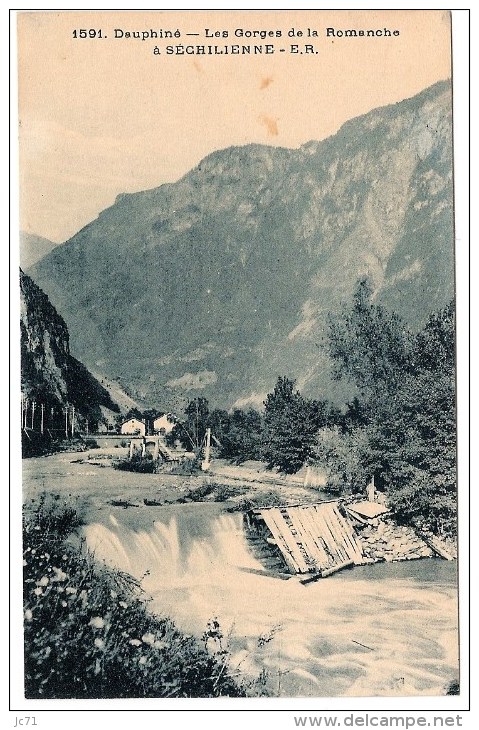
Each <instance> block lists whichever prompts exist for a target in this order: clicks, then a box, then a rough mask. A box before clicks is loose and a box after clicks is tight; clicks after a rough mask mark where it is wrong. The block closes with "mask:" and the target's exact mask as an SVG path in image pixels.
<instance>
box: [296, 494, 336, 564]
mask: <svg viewBox="0 0 479 730" xmlns="http://www.w3.org/2000/svg"><path fill="white" fill-rule="evenodd" d="M301 520H302V523H303V525H304V528H305V530H306V531H307V533H308V535H309V536H310V538H311V540H312V542H313V544H314V546H315V549H316V555H317V560H318V564H319V565H320V566H321V567H326V566H328V565H329V563H330V559H329V555H328V553H327V552H326V550H325V549H324V545H323V543H322V541H321V535H320V534H319V533H318V529H317V525H316V524H315V523H314V521H313V519H312V517H311V509H310V508H307V507H303V508H302V509H301Z"/></svg>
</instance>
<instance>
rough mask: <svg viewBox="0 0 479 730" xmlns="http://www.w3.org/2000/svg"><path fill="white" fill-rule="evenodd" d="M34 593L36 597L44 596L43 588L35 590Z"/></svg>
mask: <svg viewBox="0 0 479 730" xmlns="http://www.w3.org/2000/svg"><path fill="white" fill-rule="evenodd" d="M33 592H34V594H35V595H36V596H41V595H42V593H43V591H42V589H41V588H35V590H34V591H33Z"/></svg>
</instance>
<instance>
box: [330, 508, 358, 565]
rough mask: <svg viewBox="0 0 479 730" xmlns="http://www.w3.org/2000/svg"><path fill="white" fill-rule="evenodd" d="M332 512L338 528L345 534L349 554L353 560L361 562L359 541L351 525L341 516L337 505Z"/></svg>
mask: <svg viewBox="0 0 479 730" xmlns="http://www.w3.org/2000/svg"><path fill="white" fill-rule="evenodd" d="M334 514H335V515H336V519H337V520H338V523H339V525H340V529H341V530H342V532H343V534H344V536H345V541H346V545H347V546H348V547H350V550H348V552H349V556H350V557H351V558H352V559H353V560H354V562H359V563H362V562H363V558H364V556H363V551H362V547H361V545H360V543H359V541H358V540H357V539H356V535H355V533H354V530H353V528H352V526H351V525H350V523H349V522H348V521H347V519H345V518H344V517H343V516H342V514H341V512H340V511H339V507H338V506H337V505H336V507H335V508H334Z"/></svg>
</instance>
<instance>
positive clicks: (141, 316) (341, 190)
mask: <svg viewBox="0 0 479 730" xmlns="http://www.w3.org/2000/svg"><path fill="white" fill-rule="evenodd" d="M450 112H451V99H450V86H449V84H447V83H445V82H444V83H439V84H436V85H435V86H434V87H431V88H430V89H427V90H425V91H424V92H422V93H421V94H419V95H418V96H416V97H414V98H412V99H409V100H405V101H403V102H400V103H398V104H395V105H392V106H389V107H385V108H382V109H377V110H374V111H372V112H370V113H369V114H366V115H365V116H363V117H360V118H358V119H354V120H351V121H350V122H348V123H347V124H345V125H344V126H343V127H342V128H341V129H340V131H339V132H338V133H337V134H336V135H335V136H333V137H331V138H329V139H327V140H324V141H323V142H310V143H308V144H306V145H304V146H303V147H301V148H300V149H297V150H286V149H281V148H272V147H264V146H259V145H249V146H245V147H240V148H230V149H226V150H221V151H218V152H214V153H213V154H211V155H210V156H209V157H207V158H206V159H205V160H203V161H202V162H201V163H200V164H199V165H198V167H197V168H195V169H194V170H192V171H191V172H190V173H188V174H187V175H185V176H184V177H183V178H182V179H181V180H179V181H178V182H177V183H175V184H171V185H163V186H161V187H159V188H156V189H154V190H148V191H145V192H140V193H136V194H133V195H123V196H120V197H119V198H118V199H117V201H116V202H115V204H114V205H113V206H112V207H111V208H109V209H107V210H105V211H104V212H103V213H101V214H100V216H99V217H98V219H97V220H95V221H93V222H92V223H91V224H89V225H88V226H86V227H85V228H84V229H82V230H81V231H80V232H79V233H78V234H76V235H75V236H74V237H73V238H72V239H71V240H70V241H68V242H67V243H66V244H64V245H62V246H60V247H59V248H57V249H55V250H54V251H53V252H51V253H50V254H49V255H48V256H46V257H45V258H44V259H42V261H41V262H40V263H39V264H37V265H36V266H35V267H34V268H33V269H32V275H33V277H34V278H35V280H36V281H37V282H38V283H39V284H40V285H41V286H42V288H44V289H45V291H46V292H47V293H48V295H49V296H50V297H51V299H52V301H53V302H54V303H55V305H56V306H57V308H58V309H59V311H61V312H62V315H63V316H64V317H65V320H66V321H67V323H68V327H69V329H70V331H71V333H72V340H73V342H74V343H75V353H76V354H78V356H79V357H81V358H82V359H83V360H84V361H85V362H86V363H87V364H89V365H91V366H92V367H94V369H95V370H96V371H98V370H100V371H102V372H104V373H105V374H107V375H108V376H110V377H116V378H119V379H120V382H122V383H123V384H125V383H127V384H128V385H129V386H130V392H132V393H133V394H134V395H136V396H139V397H140V398H141V397H142V398H143V399H144V400H145V401H146V402H149V403H152V404H153V403H157V404H163V405H165V406H166V405H167V404H172V405H174V403H175V399H176V397H177V396H178V395H182V396H194V395H199V394H201V395H205V396H206V397H209V398H210V399H211V400H212V402H214V403H215V404H217V405H226V406H230V405H232V404H233V403H235V402H236V403H238V404H242V403H246V402H248V401H249V402H254V401H255V400H256V401H261V400H262V396H263V394H264V393H265V392H267V391H268V390H270V389H271V388H272V386H273V385H274V382H275V380H276V377H277V376H278V375H280V374H287V375H289V376H292V377H296V378H297V379H298V385H299V387H300V388H302V389H303V390H304V391H305V392H306V393H310V394H314V395H316V396H325V397H328V396H329V397H333V398H336V399H337V400H340V399H341V398H342V397H344V395H345V394H344V393H342V392H340V391H338V385H337V384H335V383H332V381H331V379H330V376H329V373H330V363H329V361H328V358H327V355H326V351H325V347H324V341H325V334H326V317H327V314H328V313H329V312H335V311H338V309H339V308H340V307H341V306H342V303H343V302H347V301H349V299H350V297H351V293H352V290H353V287H354V284H355V282H356V280H357V279H358V278H359V277H360V276H362V275H364V274H367V275H368V276H370V278H371V279H372V281H373V284H374V289H375V296H376V298H377V300H378V301H380V302H382V303H383V304H385V305H387V306H388V307H391V308H393V309H395V310H396V311H397V312H398V313H399V314H400V315H401V316H403V317H404V318H405V320H406V321H407V323H408V324H409V325H411V326H413V327H416V326H420V325H421V324H422V323H423V322H424V321H425V320H426V318H427V316H428V315H429V313H430V312H431V311H432V310H434V309H437V308H439V307H442V306H444V305H445V304H446V303H447V302H448V301H449V300H450V299H451V298H452V296H453V294H454V284H453V240H454V238H453V223H452V179H451V171H452V161H451V119H450Z"/></svg>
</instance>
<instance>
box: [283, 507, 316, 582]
mask: <svg viewBox="0 0 479 730" xmlns="http://www.w3.org/2000/svg"><path fill="white" fill-rule="evenodd" d="M302 511H303V512H304V510H302ZM288 516H289V519H290V520H291V522H292V524H293V527H294V529H295V530H296V533H297V534H296V541H297V542H299V541H301V543H302V545H303V547H304V550H305V552H306V553H307V555H308V557H309V558H310V562H311V563H312V566H313V567H316V568H318V569H319V568H320V567H321V564H322V563H323V564H324V560H322V556H321V555H320V554H319V552H318V548H317V545H316V543H315V542H314V540H313V538H312V535H311V534H310V533H309V532H308V530H307V528H306V525H305V524H304V522H303V515H302V514H301V513H300V510H299V508H297V507H296V508H293V509H288Z"/></svg>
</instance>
